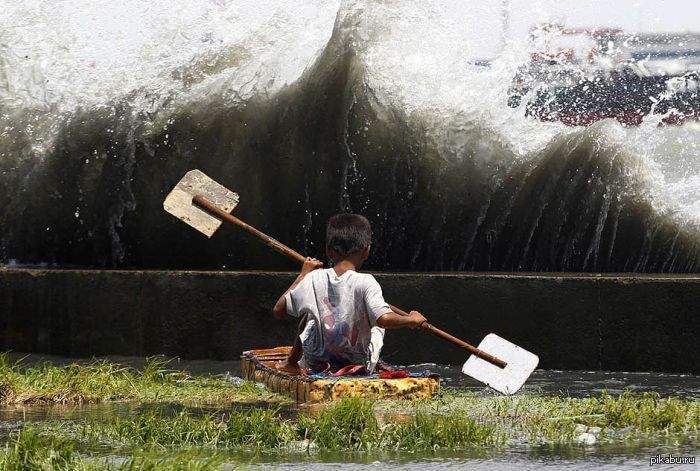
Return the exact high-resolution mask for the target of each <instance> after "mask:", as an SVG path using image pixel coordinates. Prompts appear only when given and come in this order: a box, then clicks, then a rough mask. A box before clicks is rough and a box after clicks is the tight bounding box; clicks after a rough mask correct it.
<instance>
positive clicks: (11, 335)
mask: <svg viewBox="0 0 700 471" xmlns="http://www.w3.org/2000/svg"><path fill="white" fill-rule="evenodd" d="M294 276H295V274H294V273H280V272H213V271H212V272H201V271H200V272H196V271H117V270H114V271H110V270H60V269H15V268H13V269H9V268H4V269H3V268H0V306H1V308H2V314H3V315H2V316H0V350H15V351H31V352H38V353H50V354H57V355H67V356H78V357H88V356H92V355H126V356H148V355H157V354H164V355H167V356H178V357H182V358H188V359H211V360H235V359H237V358H238V356H239V355H240V353H241V352H242V351H244V350H248V349H251V348H264V347H271V346H276V345H285V344H290V343H291V341H292V338H293V335H294V331H295V326H294V323H293V322H291V320H288V321H277V320H275V319H274V318H273V317H272V315H271V314H270V309H271V307H272V305H273V304H274V302H275V300H276V298H277V297H278V296H279V295H280V294H281V293H282V292H283V291H284V290H285V289H286V287H287V286H288V285H289V283H291V281H292V279H293V278H294ZM375 276H376V278H377V279H378V281H379V282H380V284H381V285H382V288H383V291H384V294H385V297H386V299H387V300H388V301H389V302H391V303H393V304H395V305H398V306H400V307H402V308H404V309H417V310H420V311H422V312H423V313H424V314H425V315H426V317H427V318H428V319H429V320H430V321H431V322H432V323H433V324H435V325H436V326H439V327H441V328H443V329H445V330H447V331H449V332H451V333H453V334H454V335H457V336H458V337H461V338H463V339H465V340H467V341H469V342H472V343H475V344H478V342H479V340H480V339H482V338H483V337H484V336H485V335H486V334H488V333H489V332H494V333H497V334H499V335H500V336H502V337H504V338H506V339H508V340H511V341H513V342H514V343H516V344H518V345H521V346H522V347H524V348H526V349H528V350H530V351H532V352H534V353H536V354H538V355H539V357H540V366H541V367H542V368H545V369H560V370H609V371H664V372H675V373H695V374H699V373H700V361H699V359H698V354H697V352H698V349H697V345H698V338H700V316H698V315H697V313H698V312H700V311H699V309H700V276H698V275H678V276H675V275H632V274H625V275H614V274H606V275H590V274H559V273H557V274H541V273H539V274H520V273H508V274H499V273H487V274H479V273H435V274H431V273H420V274H411V273H376V274H375ZM384 356H385V358H386V359H387V360H388V361H390V362H393V363H419V362H438V363H441V364H455V365H458V364H461V363H463V362H464V360H465V355H464V352H463V351H461V350H460V349H458V348H455V347H454V346H452V345H449V344H447V343H444V342H441V341H439V340H436V339H435V338H433V337H430V336H429V335H427V334H424V333H421V332H415V331H392V332H389V333H388V334H387V336H386V343H385V347H384Z"/></svg>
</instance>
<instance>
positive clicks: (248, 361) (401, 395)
mask: <svg viewBox="0 0 700 471" xmlns="http://www.w3.org/2000/svg"><path fill="white" fill-rule="evenodd" d="M291 348H292V347H276V348H269V349H262V350H250V351H247V352H243V355H242V356H241V360H242V361H241V370H242V372H243V378H245V379H247V380H249V381H255V382H257V383H263V384H264V385H265V386H266V387H267V388H268V389H270V390H271V391H273V392H276V393H280V394H285V395H287V396H290V397H292V398H293V399H294V400H295V401H297V402H299V403H304V402H324V401H333V400H336V399H339V398H341V397H356V396H361V397H364V398H368V399H418V398H424V397H430V396H432V395H434V394H435V393H436V392H437V391H438V389H439V388H440V379H439V377H438V376H437V375H431V376H428V377H411V378H401V379H378V378H368V377H361V376H359V377H358V376H346V377H342V378H328V379H325V378H324V379H314V378H308V377H305V376H290V375H287V374H285V373H282V372H280V371H278V370H276V369H275V367H274V365H275V363H276V362H278V361H280V360H283V359H284V358H286V357H287V355H288V354H289V351H290V350H291Z"/></svg>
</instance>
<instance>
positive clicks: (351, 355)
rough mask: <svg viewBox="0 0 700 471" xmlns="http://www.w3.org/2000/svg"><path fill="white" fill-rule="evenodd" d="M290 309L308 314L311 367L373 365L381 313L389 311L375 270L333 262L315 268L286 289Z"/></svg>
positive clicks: (306, 338)
mask: <svg viewBox="0 0 700 471" xmlns="http://www.w3.org/2000/svg"><path fill="white" fill-rule="evenodd" d="M285 297H286V307H287V313H288V314H289V315H292V316H295V317H302V316H307V323H306V327H305V328H304V331H303V333H302V334H301V336H300V337H301V340H302V344H303V350H304V359H305V361H306V363H307V364H308V366H309V367H310V368H311V369H312V370H318V369H322V368H323V366H324V365H325V364H326V363H329V364H330V365H331V367H337V366H344V365H348V364H359V365H364V366H366V367H367V369H368V370H370V371H372V370H373V369H374V366H375V365H376V363H377V360H378V359H379V353H380V351H381V348H382V344H383V341H384V329H382V328H381V327H379V326H378V325H377V319H378V318H379V317H381V316H382V315H383V314H386V313H387V312H388V311H390V308H389V305H388V304H387V303H386V301H384V297H383V296H382V290H381V287H380V286H379V283H377V280H375V278H374V277H373V276H372V275H369V274H365V273H358V272H356V271H354V270H347V271H345V272H344V273H342V274H341V275H340V276H339V275H338V274H337V273H336V271H335V270H334V269H333V268H328V269H325V270H324V269H319V270H314V271H313V272H311V273H309V274H308V275H307V276H306V277H305V278H304V279H303V280H302V282H301V283H300V284H299V285H298V286H297V287H296V288H294V289H293V290H292V291H290V292H288V293H287V294H286V295H285Z"/></svg>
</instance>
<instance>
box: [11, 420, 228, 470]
mask: <svg viewBox="0 0 700 471" xmlns="http://www.w3.org/2000/svg"><path fill="white" fill-rule="evenodd" d="M223 462H224V458H223V457H222V456H221V455H218V454H211V453H208V454H207V455H206V456H203V457H200V456H198V455H197V454H192V453H176V454H175V455H171V456H167V457H158V456H151V455H147V454H143V453H137V454H134V455H132V456H130V457H127V458H125V459H123V460H121V462H115V461H109V460H107V459H105V458H102V459H100V458H95V457H90V456H87V455H81V454H79V453H78V452H76V449H75V443H74V442H72V441H70V440H68V439H65V438H61V437H55V436H46V435H45V434H44V433H42V432H41V431H39V430H38V429H36V428H34V427H33V426H27V427H25V428H24V429H22V430H21V431H20V432H15V433H13V434H12V435H11V436H10V438H9V440H8V442H7V443H6V444H5V447H4V448H0V469H2V470H3V471H48V470H55V471H97V470H112V471H127V470H141V471H146V470H149V471H150V470H154V471H155V470H163V471H209V470H215V469H219V468H220V467H221V465H222V464H223Z"/></svg>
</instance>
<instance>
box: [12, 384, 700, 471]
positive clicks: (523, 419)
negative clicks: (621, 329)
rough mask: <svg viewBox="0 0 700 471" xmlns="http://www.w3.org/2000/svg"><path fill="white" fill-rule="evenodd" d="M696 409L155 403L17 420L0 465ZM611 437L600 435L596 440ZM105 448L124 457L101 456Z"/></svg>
mask: <svg viewBox="0 0 700 471" xmlns="http://www.w3.org/2000/svg"><path fill="white" fill-rule="evenodd" d="M387 411H388V412H387ZM699 413H700V401H697V400H685V399H679V398H660V397H659V396H658V395H653V394H641V395H635V394H630V393H625V394H622V395H619V396H614V395H610V394H601V395H599V396H595V397H590V398H583V399H575V398H568V397H541V396H528V395H523V396H516V397H494V396H479V395H476V394H460V393H447V394H443V395H442V396H441V397H439V398H436V399H431V400H426V401H419V402H413V403H411V402H396V401H391V402H371V401H367V400H363V399H359V398H351V399H343V400H340V401H338V402H336V403H333V404H330V405H328V406H327V407H325V408H323V409H321V410H320V411H318V412H316V413H311V412H306V413H302V414H300V415H299V416H298V417H297V418H295V419H291V418H285V417H283V416H282V415H280V413H279V411H278V410H276V409H263V408H252V409H250V410H248V411H240V410H239V411H228V410H226V411H222V410H218V411H215V412H208V413H203V412H202V411H201V410H198V409H181V410H179V411H174V410H173V408H172V407H163V408H152V409H149V410H146V411H141V412H136V413H134V414H133V415H130V416H126V417H120V416H109V417H102V418H99V419H90V420H81V421H77V422H65V421H63V422H40V423H34V424H28V425H25V426H24V427H23V428H22V429H21V430H19V431H15V432H13V433H12V434H11V436H10V438H9V440H8V441H7V443H6V444H5V446H4V449H0V469H2V470H10V471H12V470H20V469H21V470H45V469H56V470H92V469H166V470H167V469H173V470H174V469H187V470H189V469H192V470H196V469H218V468H219V467H220V465H222V463H224V462H226V458H227V457H228V458H229V461H230V458H231V456H232V455H231V453H241V452H243V453H248V452H253V453H259V452H261V451H265V452H275V453H290V452H292V453H300V452H304V450H308V449H316V450H319V451H329V452H391V451H402V452H403V451H411V452H432V451H437V450H453V451H454V450H482V452H484V451H489V450H493V449H503V448H504V447H507V446H508V445H509V444H511V443H518V444H523V443H530V444H532V445H538V444H542V443H545V444H566V445H569V446H578V445H577V444H576V434H577V433H580V432H576V431H575V429H576V425H577V424H578V425H579V427H580V426H581V425H584V426H597V427H601V428H602V429H604V430H609V431H614V430H619V429H627V428H631V429H633V431H634V433H637V434H652V435H648V436H653V434H661V435H663V436H665V437H680V438H683V437H685V438H691V439H697V436H698V435H697V433H698V430H699V429H700V414H699ZM637 436H639V435H637ZM693 437H694V438H693ZM621 439H622V440H624V437H623V438H620V437H619V436H616V435H615V434H610V437H609V438H605V433H601V440H608V441H609V442H612V441H614V440H621ZM299 444H302V445H304V446H299ZM311 444H312V445H313V446H311ZM107 454H108V455H111V456H112V457H114V456H123V457H125V458H124V459H122V460H120V461H116V460H114V458H112V460H111V461H106V458H105V457H104V456H105V455H107ZM234 461H235V459H234ZM229 464H230V463H229Z"/></svg>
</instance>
